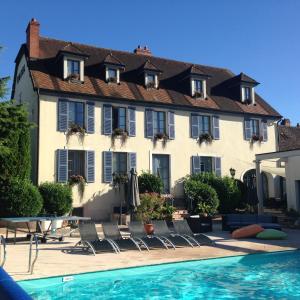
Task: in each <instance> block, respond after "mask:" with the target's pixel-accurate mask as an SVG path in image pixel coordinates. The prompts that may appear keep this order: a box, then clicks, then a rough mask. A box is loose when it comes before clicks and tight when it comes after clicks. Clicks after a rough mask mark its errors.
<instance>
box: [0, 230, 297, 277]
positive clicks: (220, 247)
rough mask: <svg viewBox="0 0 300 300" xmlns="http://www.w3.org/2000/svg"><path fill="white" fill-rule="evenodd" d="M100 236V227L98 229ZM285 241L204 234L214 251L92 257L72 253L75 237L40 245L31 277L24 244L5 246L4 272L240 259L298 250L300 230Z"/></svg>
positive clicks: (62, 272)
mask: <svg viewBox="0 0 300 300" xmlns="http://www.w3.org/2000/svg"><path fill="white" fill-rule="evenodd" d="M98 231H99V235H100V236H101V234H102V232H101V226H98ZM285 232H287V233H288V239H287V240H280V241H261V240H256V239H244V240H234V239H231V237H230V234H229V233H228V232H222V231H220V230H216V229H215V231H214V232H211V233H209V234H208V236H209V237H211V238H212V239H213V240H214V241H215V242H216V245H215V246H214V247H209V246H201V248H190V247H185V248H177V249H176V250H171V249H170V250H165V249H159V250H150V252H147V251H143V252H141V253H140V252H139V251H125V252H122V253H121V254H114V253H113V252H112V253H99V254H97V255H96V256H93V255H91V254H90V255H88V254H86V253H84V252H82V251H74V250H72V246H73V245H74V244H75V243H76V242H77V241H78V240H79V237H78V236H77V237H68V238H66V239H65V241H64V242H51V241H49V242H48V243H47V244H40V251H39V258H38V260H37V262H36V264H35V268H34V273H33V275H30V274H28V273H27V264H28V249H29V243H28V242H25V241H24V242H18V243H17V244H16V245H14V244H12V243H9V244H8V245H7V260H6V263H5V266H4V268H5V270H6V271H7V272H8V273H9V274H10V275H11V276H12V277H13V278H14V279H15V280H23V279H33V278H39V277H48V276H57V275H68V274H76V273H83V272H92V271H99V270H109V269H116V268H126V267H133V266H142V265H151V264H160V263H169V262H177V261H184V260H197V259H204V258H212V257H224V256H234V255H241V254H242V255H243V254H249V253H255V252H272V251H283V250H292V249H296V248H300V230H292V229H285Z"/></svg>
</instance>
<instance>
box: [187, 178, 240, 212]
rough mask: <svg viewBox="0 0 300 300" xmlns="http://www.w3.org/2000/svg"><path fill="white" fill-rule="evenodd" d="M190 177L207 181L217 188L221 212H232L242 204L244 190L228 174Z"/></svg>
mask: <svg viewBox="0 0 300 300" xmlns="http://www.w3.org/2000/svg"><path fill="white" fill-rule="evenodd" d="M189 179H190V180H195V181H199V182H203V183H206V184H208V185H210V186H211V187H213V188H214V189H215V190H216V192H217V194H218V198H219V202H220V204H219V207H218V211H219V212H220V213H222V214H227V213H231V212H234V211H235V209H236V208H239V207H240V206H241V201H242V192H241V190H240V188H239V185H238V183H237V181H236V180H235V179H232V178H230V177H228V176H224V177H219V176H216V175H215V174H213V173H202V174H195V175H191V176H189Z"/></svg>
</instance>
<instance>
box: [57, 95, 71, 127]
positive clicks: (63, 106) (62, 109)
mask: <svg viewBox="0 0 300 300" xmlns="http://www.w3.org/2000/svg"><path fill="white" fill-rule="evenodd" d="M68 115H69V108H68V100H66V99H59V100H58V126H57V127H58V130H59V131H62V132H66V131H67V130H68V127H69V124H68V123H69V118H68Z"/></svg>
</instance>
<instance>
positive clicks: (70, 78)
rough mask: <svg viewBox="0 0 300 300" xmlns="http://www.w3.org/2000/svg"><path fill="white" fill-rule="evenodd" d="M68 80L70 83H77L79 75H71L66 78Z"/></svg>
mask: <svg viewBox="0 0 300 300" xmlns="http://www.w3.org/2000/svg"><path fill="white" fill-rule="evenodd" d="M68 79H69V80H71V81H79V80H80V75H79V74H78V73H71V74H70V75H69V76H68Z"/></svg>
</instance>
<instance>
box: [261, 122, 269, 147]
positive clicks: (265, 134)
mask: <svg viewBox="0 0 300 300" xmlns="http://www.w3.org/2000/svg"><path fill="white" fill-rule="evenodd" d="M261 135H262V137H263V141H264V142H266V141H267V140H268V123H267V121H266V120H263V121H262V122H261Z"/></svg>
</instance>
